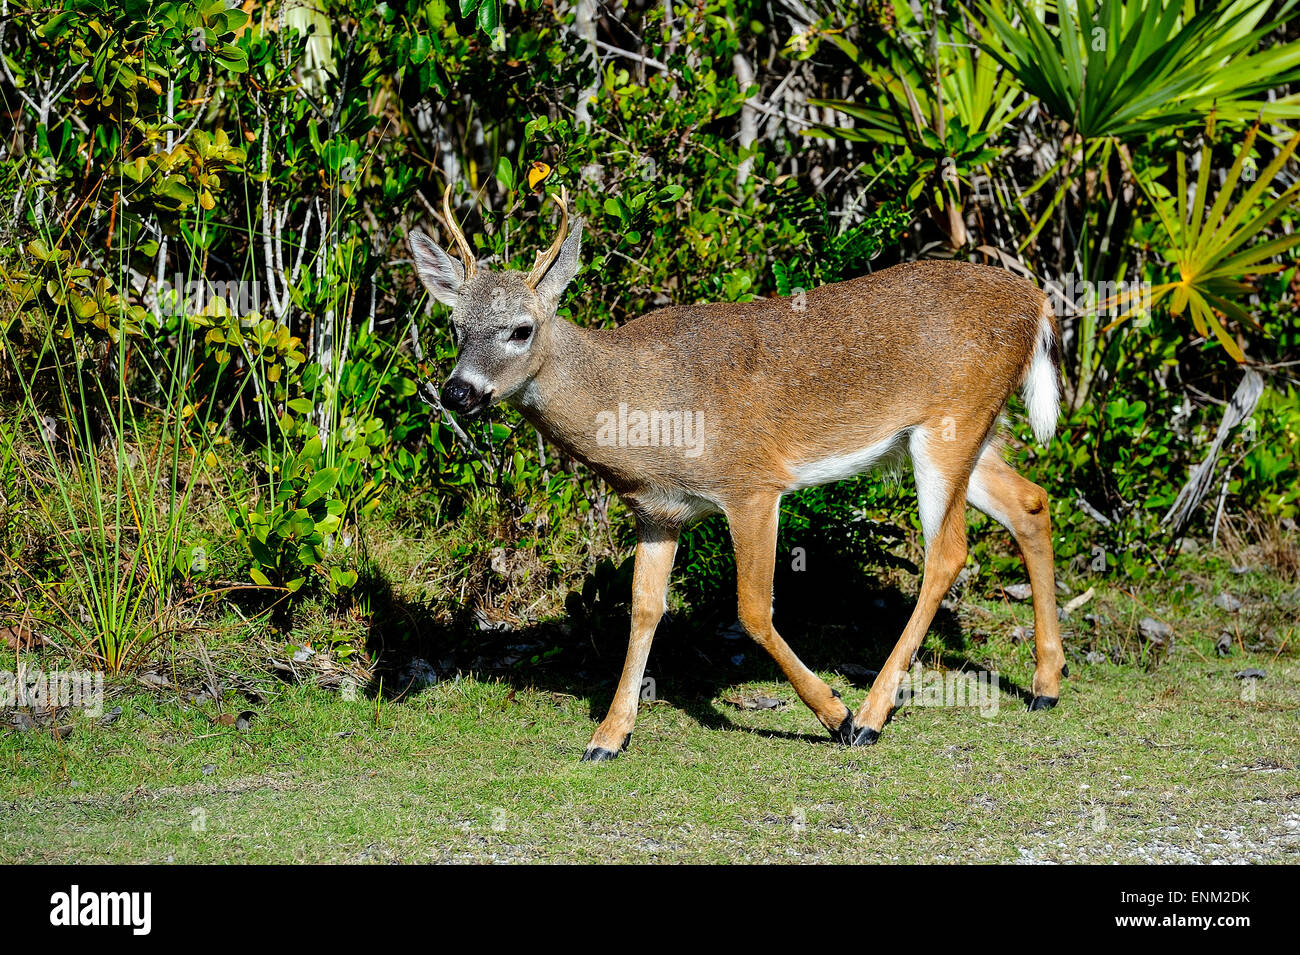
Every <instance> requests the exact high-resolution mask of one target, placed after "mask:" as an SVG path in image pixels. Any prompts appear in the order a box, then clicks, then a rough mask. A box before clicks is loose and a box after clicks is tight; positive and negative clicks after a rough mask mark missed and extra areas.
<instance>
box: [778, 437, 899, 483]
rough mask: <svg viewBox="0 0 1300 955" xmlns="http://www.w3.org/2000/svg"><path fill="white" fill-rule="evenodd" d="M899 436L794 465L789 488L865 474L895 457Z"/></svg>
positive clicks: (832, 481)
mask: <svg viewBox="0 0 1300 955" xmlns="http://www.w3.org/2000/svg"><path fill="white" fill-rule="evenodd" d="M898 437H899V436H898V435H896V434H894V435H890V436H889V437H888V438H886V439H885V440H883V441H878V442H876V443H875V444H873V445H871V446H869V447H866V448H862V449H861V450H858V451H850V452H849V453H848V454H837V455H834V456H833V457H829V458H822V459H821V460H818V461H805V462H803V463H802V464H797V465H794V466H792V467H791V468H790V471H791V473H792V474H794V481H793V482H792V483H791V484H790V486H789V487H788V488H786V490H788V491H798V490H801V489H802V488H805V487H817V486H818V485H820V484H832V483H834V482H835V481H843V480H844V479H845V478H851V477H853V476H854V475H857V474H861V473H862V472H863V471H866V470H867V469H868V468H870V467H872V466H873V465H877V464H881V463H882V462H885V461H887V460H889V459H891V458H892V456H893V452H894V451H895V450H897V448H898V447H899V440H898Z"/></svg>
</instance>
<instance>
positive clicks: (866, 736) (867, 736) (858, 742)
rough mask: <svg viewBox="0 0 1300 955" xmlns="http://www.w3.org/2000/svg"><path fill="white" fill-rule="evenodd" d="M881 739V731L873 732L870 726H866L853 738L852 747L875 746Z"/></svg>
mask: <svg viewBox="0 0 1300 955" xmlns="http://www.w3.org/2000/svg"><path fill="white" fill-rule="evenodd" d="M878 739H880V730H873V729H872V728H871V727H870V726H864V727H862V728H861V729H860V730H858V731H857V734H856V735H855V736H854V737H853V742H852V743H850V744H849V745H850V746H874V745H876V740H878Z"/></svg>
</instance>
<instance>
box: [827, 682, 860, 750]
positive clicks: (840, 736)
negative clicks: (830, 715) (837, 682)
mask: <svg viewBox="0 0 1300 955" xmlns="http://www.w3.org/2000/svg"><path fill="white" fill-rule="evenodd" d="M831 692H832V693H834V692H835V691H834V690H832V691H831ZM835 695H836V696H839V694H838V693H835ZM846 709H847V707H846ZM854 732H855V730H854V727H853V711H852V710H848V712H847V713H845V714H844V721H843V722H842V723H840V725H839V726H837V727H835V729H833V730H831V731H830V734H831V739H833V740H835V742H837V743H842V744H843V745H845V746H852V745H853V734H854Z"/></svg>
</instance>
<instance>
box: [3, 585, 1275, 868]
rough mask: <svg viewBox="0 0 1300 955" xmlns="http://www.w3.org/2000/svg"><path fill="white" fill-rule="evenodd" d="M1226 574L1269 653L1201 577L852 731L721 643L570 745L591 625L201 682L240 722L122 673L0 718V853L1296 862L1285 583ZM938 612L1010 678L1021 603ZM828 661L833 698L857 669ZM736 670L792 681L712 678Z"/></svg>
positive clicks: (253, 858)
mask: <svg viewBox="0 0 1300 955" xmlns="http://www.w3.org/2000/svg"><path fill="white" fill-rule="evenodd" d="M1230 582H1231V583H1232V584H1233V585H1234V586H1236V588H1237V592H1239V593H1242V594H1244V595H1245V596H1246V599H1247V604H1248V607H1249V606H1250V605H1251V602H1252V601H1253V602H1254V604H1255V605H1256V606H1259V607H1263V608H1265V609H1266V610H1267V611H1268V612H1270V613H1273V612H1276V613H1277V614H1280V615H1281V616H1280V618H1279V619H1282V620H1287V619H1289V621H1290V623H1289V629H1288V628H1287V626H1286V625H1283V626H1282V627H1279V628H1277V629H1276V630H1275V632H1274V633H1273V635H1272V640H1273V644H1271V645H1270V647H1269V649H1268V650H1267V651H1260V650H1257V652H1253V653H1252V652H1249V650H1248V649H1247V644H1249V639H1243V640H1240V641H1239V642H1238V646H1237V647H1235V648H1234V651H1233V653H1232V655H1230V656H1228V657H1227V658H1219V657H1218V656H1216V654H1215V651H1214V641H1215V638H1216V636H1217V633H1218V632H1219V630H1220V627H1221V626H1223V621H1222V620H1221V619H1220V618H1221V617H1224V614H1223V612H1222V611H1220V610H1219V609H1218V608H1215V607H1214V606H1213V605H1212V604H1211V603H1210V595H1211V594H1213V593H1214V592H1215V589H1216V588H1215V587H1214V586H1211V587H1210V588H1209V589H1208V590H1207V592H1206V593H1205V595H1204V596H1202V597H1199V598H1197V599H1195V600H1192V601H1189V602H1184V603H1183V604H1181V605H1180V606H1181V611H1180V614H1179V616H1178V617H1177V618H1176V623H1175V630H1176V632H1177V633H1178V642H1177V646H1176V650H1175V651H1174V652H1173V653H1172V654H1171V655H1170V656H1169V657H1168V658H1167V659H1165V660H1163V661H1162V662H1160V663H1159V665H1155V666H1150V667H1145V666H1142V665H1140V663H1139V662H1138V661H1137V660H1136V659H1135V660H1134V661H1133V662H1126V663H1123V664H1115V663H1111V662H1094V663H1091V664H1089V663H1087V662H1086V661H1085V660H1083V659H1082V649H1083V646H1084V644H1085V642H1087V645H1089V646H1096V645H1097V643H1096V637H1095V635H1091V636H1089V635H1088V626H1089V625H1088V624H1086V623H1082V622H1080V623H1078V624H1075V623H1073V622H1067V624H1066V628H1065V634H1066V641H1067V647H1068V648H1069V650H1070V652H1071V656H1072V659H1071V663H1070V668H1071V675H1070V678H1069V679H1068V680H1067V681H1066V682H1065V684H1064V687H1063V692H1062V699H1061V704H1060V706H1059V707H1057V708H1056V709H1055V710H1052V711H1048V712H1041V713H1029V712H1027V711H1026V710H1025V707H1024V704H1023V701H1022V700H1021V698H1020V697H1019V696H1017V695H1015V694H1014V693H1013V692H1010V691H1008V692H1003V693H1002V694H1001V695H1000V697H999V706H998V708H997V712H996V714H994V715H991V716H982V715H980V713H979V712H978V711H977V710H976V709H973V708H954V707H922V706H915V705H912V706H906V707H904V708H903V709H901V710H900V711H899V712H898V713H897V714H896V716H895V718H894V720H893V721H892V723H891V724H890V725H889V726H888V727H887V729H886V732H885V734H884V735H883V737H882V739H881V742H880V743H879V744H878V745H876V746H875V747H872V748H868V749H857V750H854V749H845V748H841V747H839V746H836V745H833V744H831V743H830V742H829V741H828V740H827V739H825V738H824V733H823V732H822V731H821V729H820V726H819V725H818V724H817V723H816V722H815V720H814V718H813V717H812V715H811V714H810V713H809V712H808V711H807V710H805V709H804V708H803V707H802V705H800V704H799V702H798V700H797V698H796V697H795V696H794V693H793V692H792V690H791V689H790V688H789V686H788V685H786V684H784V683H783V682H779V681H778V680H776V679H775V677H774V676H773V674H774V671H773V670H772V669H771V668H770V666H769V665H768V664H767V663H766V662H765V661H759V660H751V661H750V662H749V663H747V664H746V665H745V666H744V667H741V668H739V669H738V670H737V673H736V678H735V679H734V680H733V681H730V682H728V676H727V674H728V671H727V669H726V667H725V666H722V667H718V666H715V667H714V669H715V672H714V673H713V675H712V681H711V682H703V683H701V682H692V681H691V680H690V679H687V678H686V677H685V676H684V675H683V676H682V677H681V678H680V679H679V678H677V677H675V676H674V674H684V673H685V671H684V670H683V669H681V664H678V669H677V670H674V669H672V668H671V667H670V668H668V669H667V670H666V671H662V672H664V673H665V674H666V676H665V678H664V679H662V680H661V681H660V685H659V687H658V693H659V696H660V697H662V699H661V700H660V701H659V702H655V703H652V704H646V705H643V707H642V711H641V715H640V717H639V721H638V723H637V728H636V733H635V735H634V737H633V741H632V747H631V749H630V750H629V751H628V752H627V753H625V754H624V755H623V756H622V757H620V758H619V759H618V760H616V761H614V762H612V763H608V764H599V765H593V764H583V763H580V762H579V761H578V757H579V755H580V754H581V752H582V749H583V746H584V745H585V744H586V742H587V739H588V736H589V735H590V733H591V731H592V729H593V728H594V725H595V720H596V719H598V718H599V716H600V715H601V714H602V712H603V708H604V706H605V705H606V703H607V701H608V698H609V694H610V691H611V689H612V680H613V679H614V678H615V677H616V676H617V670H618V660H619V654H620V653H621V648H619V647H618V646H617V645H616V642H617V641H613V640H612V638H611V642H610V645H609V646H608V647H607V648H606V650H607V652H606V654H605V655H604V656H602V657H601V660H602V661H603V662H602V663H601V664H600V665H599V666H598V667H597V668H596V669H597V670H598V671H599V672H597V673H594V674H592V677H591V681H590V682H591V685H590V686H584V685H582V682H583V681H582V680H581V679H580V678H579V677H578V676H575V675H573V674H570V673H567V672H565V671H563V670H561V671H559V672H558V673H556V672H552V671H548V670H547V668H546V667H545V666H544V665H537V666H534V665H531V664H527V663H525V664H523V665H520V666H518V667H516V668H515V669H514V670H512V671H511V672H510V673H508V674H506V675H505V676H501V677H493V678H475V677H462V678H460V679H447V680H444V681H442V682H440V683H437V684H435V685H432V686H429V687H427V688H425V689H423V690H422V691H420V692H418V693H406V694H403V695H401V696H400V697H398V698H392V697H391V696H390V695H388V694H382V695H378V696H377V695H376V694H374V693H370V692H367V691H366V690H365V689H362V690H361V691H360V692H358V693H356V694H345V693H340V692H338V691H337V690H326V689H322V688H320V687H318V686H306V685H295V684H290V683H284V682H280V681H276V680H274V679H270V678H259V680H258V681H257V692H256V694H254V695H253V696H252V697H251V699H252V700H253V701H252V702H250V701H249V697H248V696H239V695H234V694H232V695H231V696H230V697H229V698H228V699H226V700H225V701H224V703H223V707H222V709H223V710H224V711H226V712H230V713H234V712H238V711H241V710H251V711H253V712H254V713H255V716H254V718H253V720H252V723H251V725H250V726H249V728H247V729H246V730H240V729H237V728H236V727H234V726H227V725H223V723H222V722H221V721H220V720H218V719H216V717H217V716H218V713H219V711H218V709H217V708H216V706H215V704H213V703H212V702H207V703H192V702H185V701H184V694H181V693H178V692H177V691H175V690H172V689H159V688H148V687H145V686H143V685H142V684H140V683H138V682H136V681H131V682H130V683H129V684H127V685H125V686H119V687H118V689H120V690H121V692H120V693H118V694H117V695H116V696H113V698H112V699H110V700H109V701H108V704H107V705H108V706H109V707H110V708H111V707H113V706H118V705H120V706H121V707H122V714H121V716H120V718H118V719H116V720H115V721H114V722H112V723H111V724H110V725H101V723H99V722H97V721H94V720H90V719H88V718H84V717H80V718H74V722H73V724H72V725H73V730H72V732H71V733H70V735H68V736H67V737H66V738H62V739H60V738H57V737H56V735H55V734H53V733H51V732H50V731H49V730H48V729H41V728H37V729H30V730H27V731H26V732H4V733H0V861H6V862H73V861H75V862H153V863H157V862H169V861H175V862H398V861H400V862H433V861H445V862H533V861H537V862H542V861H682V862H721V861H730V862H775V861H780V862H787V861H810V862H811V861H824V862H1066V861H1089V862H1218V861H1226V862H1296V861H1300V767H1298V763H1300V739H1298V736H1297V716H1298V715H1300V666H1298V665H1297V658H1296V656H1295V653H1294V640H1290V638H1291V637H1293V636H1294V627H1295V612H1296V611H1295V608H1294V606H1291V607H1290V609H1289V610H1288V609H1286V606H1287V605H1286V601H1287V600H1288V599H1293V596H1292V597H1291V598H1288V597H1287V596H1286V595H1285V594H1284V593H1283V592H1282V589H1281V587H1280V585H1279V584H1278V583H1277V582H1274V581H1270V580H1269V579H1268V578H1267V577H1266V576H1264V575H1255V574H1252V575H1247V576H1246V577H1241V578H1232V580H1231V581H1230ZM1163 596H1167V594H1150V593H1149V594H1147V595H1146V597H1145V598H1144V599H1146V600H1150V601H1158V600H1160V599H1161V598H1162V597H1163ZM1129 599H1130V598H1129V597H1128V596H1126V595H1125V594H1123V593H1119V592H1115V591H1107V590H1105V589H1104V588H1103V589H1102V590H1101V591H1100V593H1099V596H1098V598H1097V600H1096V602H1095V605H1096V606H1097V607H1098V608H1105V610H1106V611H1107V612H1108V613H1109V614H1110V615H1111V616H1112V617H1114V618H1115V619H1116V620H1117V621H1119V622H1117V623H1116V624H1115V625H1114V629H1115V639H1116V640H1119V641H1123V640H1128V639H1132V638H1131V635H1128V636H1126V634H1128V633H1129V632H1130V631H1133V626H1132V624H1131V623H1129V622H1128V620H1129V618H1130V617H1136V616H1137V615H1139V614H1140V613H1142V612H1144V611H1142V609H1141V607H1140V606H1138V605H1136V604H1131V603H1130V602H1128V601H1129ZM1126 610H1128V611H1131V613H1126ZM1079 613H1082V611H1080V612H1079ZM1288 614H1289V617H1288V616H1287V615H1288ZM1077 615H1078V614H1076V616H1077ZM955 616H956V618H957V621H958V623H959V625H960V628H961V629H962V631H963V633H965V634H966V635H967V637H968V641H967V642H968V644H969V646H968V652H967V653H966V654H965V657H966V658H970V659H974V658H978V659H979V661H980V662H981V663H982V664H983V665H988V666H993V667H995V668H996V669H998V671H999V672H1000V674H1001V676H1002V678H1003V680H1004V681H1005V684H1006V685H1009V686H1013V687H1014V686H1020V687H1023V686H1024V685H1025V684H1026V683H1027V681H1028V679H1029V676H1030V674H1031V672H1032V660H1031V657H1030V655H1029V654H1030V650H1029V646H1028V645H1026V644H1023V643H1013V642H1011V641H1010V640H1008V639H1006V638H1005V634H1006V633H1007V632H1008V631H1009V630H1010V629H1011V627H1012V626H1013V625H1015V624H1017V623H1019V624H1025V623H1028V622H1030V621H1031V619H1032V618H1031V615H1030V610H1029V606H1028V604H1010V603H1007V602H1006V601H1002V600H994V599H989V598H986V599H982V600H981V599H977V598H975V597H973V596H968V597H966V598H964V599H963V600H961V601H960V603H959V605H958V613H957V614H955ZM1238 619H1239V618H1238ZM1171 622H1173V621H1172V620H1171ZM787 629H788V628H787ZM977 630H978V631H979V639H976V631H977ZM688 632H689V631H688ZM670 639H671V638H670ZM790 639H791V640H792V643H793V644H794V645H795V646H796V648H797V649H809V638H808V637H803V638H800V637H799V636H797V635H795V634H794V633H793V631H791V632H790ZM1089 641H1090V642H1089ZM1288 641H1290V643H1289V645H1288ZM938 649H939V644H938V642H937V638H936V637H932V638H931V644H930V645H929V646H928V647H927V650H928V651H935V652H937V651H938ZM1278 649H1280V650H1281V652H1280V653H1279V652H1277V651H1278ZM745 650H746V651H747V652H752V650H753V648H750V647H747V646H746V647H745ZM667 652H668V657H669V658H670V660H671V659H672V651H671V648H669V650H668V651H667ZM873 652H876V651H873ZM808 656H809V657H810V658H813V657H814V656H815V655H814V654H812V653H809V654H808ZM879 659H883V654H879V658H878V659H877V658H876V657H870V658H867V659H862V660H860V661H859V662H861V663H862V664H864V665H867V666H871V665H878V664H879ZM1094 659H1096V658H1094ZM814 665H817V664H816V663H814ZM655 666H656V657H655V656H654V655H652V657H651V673H654V672H655ZM1247 666H1256V667H1259V668H1261V669H1263V670H1265V672H1266V674H1267V675H1266V678H1265V679H1264V680H1263V681H1261V682H1259V683H1258V684H1257V685H1256V693H1255V699H1254V700H1250V699H1243V692H1242V682H1241V681H1240V680H1238V679H1237V678H1236V677H1235V676H1234V674H1235V673H1237V672H1238V671H1240V670H1242V669H1244V668H1245V667H1247ZM820 668H821V667H819V669H820ZM548 673H549V675H548ZM823 675H824V676H825V677H826V678H827V679H828V680H829V681H830V682H831V683H832V685H834V686H836V687H838V688H840V689H841V690H842V691H843V692H844V694H845V697H846V699H848V700H849V701H850V703H851V704H855V703H856V701H858V700H860V699H862V698H863V695H864V694H865V692H866V690H865V688H864V687H862V686H854V685H852V684H851V683H850V682H849V681H848V680H847V679H846V678H845V677H844V676H843V675H841V674H840V673H837V672H830V670H829V669H824V670H823ZM565 679H568V680H573V681H574V686H573V687H572V688H571V689H572V691H573V695H568V694H566V693H563V692H560V691H559V690H558V689H557V685H560V684H562V682H563V680H565ZM675 688H680V693H679V694H678V695H677V696H676V697H675V695H674V689H675ZM746 694H749V695H755V694H757V695H766V696H773V697H778V698H780V699H782V700H787V701H789V703H790V705H788V706H785V707H783V708H779V709H765V710H745V709H738V708H736V707H734V706H732V705H730V704H728V703H726V702H725V701H724V700H723V697H735V696H737V695H746ZM349 695H354V697H355V698H354V699H346V698H345V696H349ZM1246 695H1247V696H1248V694H1246Z"/></svg>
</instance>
